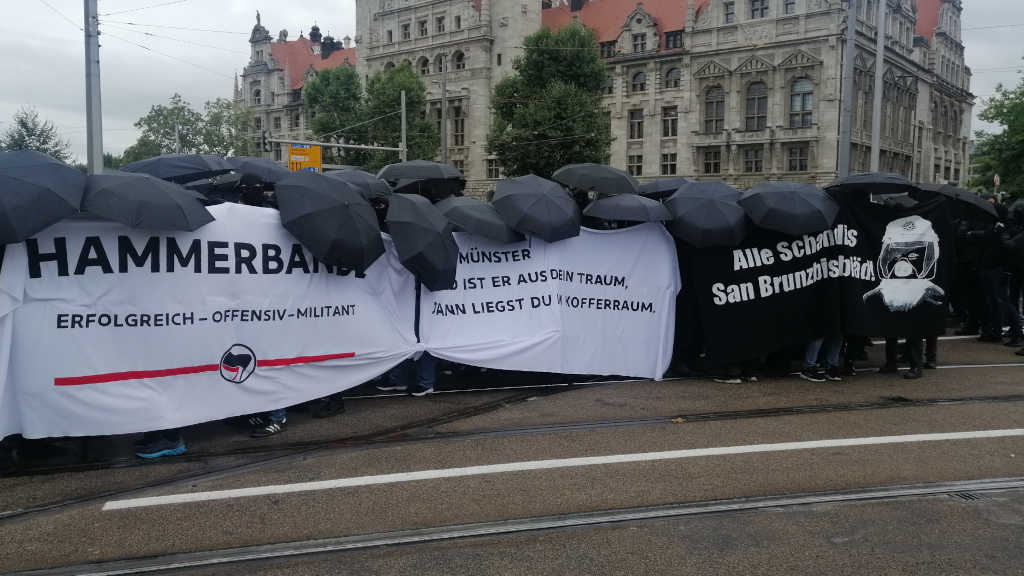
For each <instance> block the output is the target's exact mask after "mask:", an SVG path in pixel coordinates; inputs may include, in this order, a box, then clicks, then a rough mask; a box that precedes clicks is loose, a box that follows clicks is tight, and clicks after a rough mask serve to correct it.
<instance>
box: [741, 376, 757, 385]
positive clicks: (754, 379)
mask: <svg viewBox="0 0 1024 576" xmlns="http://www.w3.org/2000/svg"><path fill="white" fill-rule="evenodd" d="M743 379H744V380H746V381H747V382H750V383H754V382H757V376H753V375H751V376H744V377H743Z"/></svg>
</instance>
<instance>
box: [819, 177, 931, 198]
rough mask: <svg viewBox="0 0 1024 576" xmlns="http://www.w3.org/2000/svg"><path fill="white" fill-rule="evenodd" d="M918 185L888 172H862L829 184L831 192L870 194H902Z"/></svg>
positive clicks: (828, 188)
mask: <svg viewBox="0 0 1024 576" xmlns="http://www.w3.org/2000/svg"><path fill="white" fill-rule="evenodd" d="M915 188H916V186H914V183H913V182H911V181H910V180H907V179H906V178H904V177H903V176H900V175H899V174H889V173H887V172H862V173H859V174H850V175H849V176H846V177H843V178H839V179H837V180H836V181H835V182H833V183H831V184H829V185H828V187H827V190H828V191H829V193H831V194H846V193H851V192H865V193H869V194H901V193H904V192H909V191H911V190H914V189H915Z"/></svg>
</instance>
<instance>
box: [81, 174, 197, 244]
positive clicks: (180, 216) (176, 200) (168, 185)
mask: <svg viewBox="0 0 1024 576" xmlns="http://www.w3.org/2000/svg"><path fill="white" fill-rule="evenodd" d="M200 197H201V195H199V194H197V193H196V192H192V191H190V190H186V189H185V188H183V187H182V186H179V185H178V184H175V183H173V182H167V181H165V180H160V179H159V178H154V177H152V176H149V175H148V174H132V173H130V172H113V173H108V174H95V175H93V176H89V179H88V183H87V184H86V189H85V196H84V197H83V199H82V211H83V212H85V213H86V214H92V215H93V216H99V217H100V218H105V219H107V220H113V221H115V222H120V223H122V224H124V225H126V226H131V227H132V228H143V229H148V230H185V231H188V232H191V231H193V230H198V229H199V228H200V227H202V226H204V225H206V224H209V223H210V222H213V220H214V218H213V215H212V214H210V213H209V211H207V210H206V207H205V206H203V203H202V202H201V201H200V199H199V198H200Z"/></svg>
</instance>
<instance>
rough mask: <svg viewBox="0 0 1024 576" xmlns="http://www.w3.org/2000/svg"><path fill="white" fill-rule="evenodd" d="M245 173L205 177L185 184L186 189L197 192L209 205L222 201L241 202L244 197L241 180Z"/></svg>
mask: <svg viewBox="0 0 1024 576" xmlns="http://www.w3.org/2000/svg"><path fill="white" fill-rule="evenodd" d="M242 178H243V175H242V174H237V173H232V174H221V175H220V176H214V177H213V178H203V179H201V180H196V181H193V182H188V183H186V184H184V185H183V186H184V187H185V189H186V190H188V191H190V192H194V193H196V195H197V197H201V198H206V200H202V201H203V203H204V204H206V205H207V206H209V205H211V204H219V203H221V202H240V201H241V198H242V190H241V181H242Z"/></svg>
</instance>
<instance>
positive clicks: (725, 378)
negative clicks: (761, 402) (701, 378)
mask: <svg viewBox="0 0 1024 576" xmlns="http://www.w3.org/2000/svg"><path fill="white" fill-rule="evenodd" d="M715 382H718V383H719V384H742V383H743V380H740V379H739V378H735V377H729V376H719V377H717V378H715Z"/></svg>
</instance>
